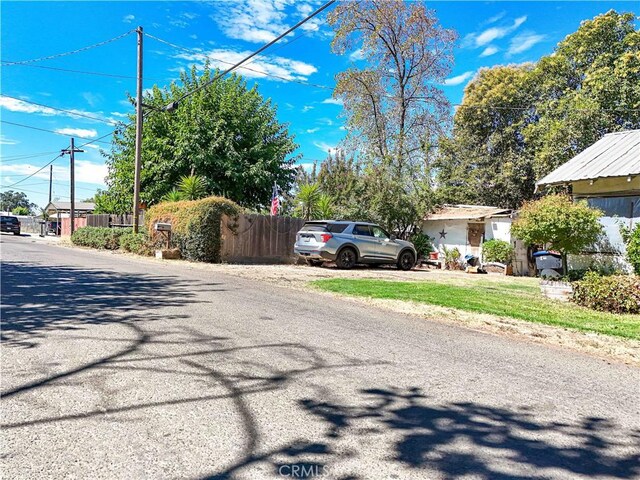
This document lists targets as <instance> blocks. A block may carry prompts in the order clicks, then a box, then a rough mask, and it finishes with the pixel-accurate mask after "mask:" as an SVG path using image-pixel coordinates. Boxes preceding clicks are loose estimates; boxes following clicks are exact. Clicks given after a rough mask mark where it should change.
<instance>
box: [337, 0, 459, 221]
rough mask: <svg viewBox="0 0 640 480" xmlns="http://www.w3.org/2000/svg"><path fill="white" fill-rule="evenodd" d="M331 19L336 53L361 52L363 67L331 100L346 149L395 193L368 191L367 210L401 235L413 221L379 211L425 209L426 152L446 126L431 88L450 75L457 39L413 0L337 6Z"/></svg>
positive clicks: (349, 73) (445, 112)
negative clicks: (341, 117)
mask: <svg viewBox="0 0 640 480" xmlns="http://www.w3.org/2000/svg"><path fill="white" fill-rule="evenodd" d="M328 19H329V23H330V24H331V25H332V26H333V28H334V31H335V37H334V39H333V42H332V48H333V50H334V52H336V53H338V54H344V53H346V52H348V51H355V50H356V49H358V50H359V51H360V53H361V55H362V56H363V57H364V60H365V61H364V62H363V65H364V66H363V67H362V68H359V67H356V66H353V67H351V68H349V69H347V70H346V71H344V72H341V73H339V74H338V75H337V77H336V89H335V91H334V96H335V97H337V98H340V99H341V100H342V101H343V104H344V113H345V116H346V119H347V128H348V132H349V133H348V136H347V141H346V145H347V146H348V147H350V148H352V149H353V150H355V151H357V152H358V158H359V160H361V161H362V162H364V163H365V164H367V165H368V167H369V169H368V172H369V173H372V174H373V173H375V174H376V175H377V179H376V180H380V179H384V181H385V185H387V186H388V187H392V188H393V195H391V196H389V195H388V192H385V191H381V190H377V191H372V192H370V193H371V196H372V200H373V201H372V204H375V205H378V206H379V208H380V209H381V210H379V211H378V212H373V213H374V214H377V215H379V216H381V217H385V221H386V222H388V223H386V226H387V227H389V228H392V229H394V230H399V231H405V230H406V229H407V228H408V226H409V225H408V224H407V222H406V220H407V218H408V217H411V216H412V214H410V213H409V212H402V213H401V214H400V215H398V216H395V215H391V216H389V215H386V214H383V213H382V212H384V211H386V212H387V213H389V212H391V210H392V209H389V208H388V207H389V205H388V204H389V202H392V201H395V200H396V199H397V197H398V196H400V197H402V198H404V197H407V198H409V197H413V198H411V200H408V201H403V202H401V203H402V204H403V205H406V204H411V205H415V204H416V203H422V200H423V199H422V198H419V197H417V195H419V194H420V193H421V188H420V184H421V183H423V182H425V181H428V178H429V176H428V165H427V162H426V159H427V153H428V149H429V146H430V145H431V144H433V143H434V142H435V139H436V138H437V137H438V136H439V135H440V134H442V133H443V129H444V128H445V127H446V125H447V123H448V120H449V103H448V102H447V100H446V97H445V96H444V94H443V93H442V91H441V90H439V89H438V88H436V87H434V84H439V83H442V82H443V81H444V79H445V77H446V76H447V75H448V73H449V72H450V70H451V65H452V63H453V52H452V50H453V43H454V41H455V38H456V34H455V33H454V32H453V31H452V30H447V29H444V28H442V27H441V26H440V25H439V24H438V22H437V19H436V17H435V14H434V12H433V11H431V10H428V9H427V8H426V6H425V4H424V2H418V1H416V2H403V1H401V0H367V1H358V2H341V3H339V4H338V6H337V7H336V8H335V9H334V10H333V11H332V12H331V14H330V15H329V17H328ZM374 167H375V170H374ZM375 183H376V182H372V184H375ZM385 190H388V188H387V189H385ZM416 220H418V218H413V219H412V220H411V222H415V221H416Z"/></svg>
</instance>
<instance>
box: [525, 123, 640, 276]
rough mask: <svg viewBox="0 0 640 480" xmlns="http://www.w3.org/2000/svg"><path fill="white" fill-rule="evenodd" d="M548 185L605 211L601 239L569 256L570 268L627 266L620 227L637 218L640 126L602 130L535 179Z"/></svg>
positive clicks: (639, 205)
mask: <svg viewBox="0 0 640 480" xmlns="http://www.w3.org/2000/svg"><path fill="white" fill-rule="evenodd" d="M552 186H564V187H568V190H569V191H570V193H571V195H572V197H573V199H574V200H586V201H587V203H588V204H589V206H591V207H595V208H599V209H600V210H602V211H603V212H604V215H603V216H602V218H601V219H600V221H601V223H602V225H603V226H604V230H605V238H604V239H603V240H602V241H601V242H599V243H598V245H595V246H594V248H592V249H591V250H590V251H587V252H584V253H585V254H584V255H581V256H574V257H570V258H569V263H570V267H571V268H587V267H589V266H590V265H594V264H596V265H599V266H603V267H613V268H616V269H620V268H622V269H625V270H627V269H628V268H629V266H628V264H627V263H626V261H625V260H624V242H623V241H622V236H621V234H620V226H621V225H626V226H627V227H633V226H634V225H635V224H636V223H637V222H638V221H640V130H627V131H624V132H616V133H609V134H607V135H605V136H604V137H602V138H601V139H600V140H598V141H597V142H596V143H594V144H593V145H591V146H590V147H588V148H587V149H585V150H583V151H582V152H581V153H579V154H578V155H576V156H575V157H573V158H572V159H571V160H569V161H568V162H567V163H565V164H563V165H561V166H560V167H558V168H556V169H555V170H554V171H552V172H551V173H549V174H548V175H547V176H545V177H544V178H542V179H541V180H539V181H538V182H537V183H536V188H538V189H542V188H547V187H552Z"/></svg>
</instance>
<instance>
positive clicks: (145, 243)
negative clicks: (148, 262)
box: [120, 232, 152, 255]
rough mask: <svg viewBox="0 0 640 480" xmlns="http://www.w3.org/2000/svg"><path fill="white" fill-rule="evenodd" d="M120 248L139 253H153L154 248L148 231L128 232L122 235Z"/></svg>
mask: <svg viewBox="0 0 640 480" xmlns="http://www.w3.org/2000/svg"><path fill="white" fill-rule="evenodd" d="M120 248H121V249H122V250H124V251H125V252H131V253H136V254H138V255H151V253H152V248H151V246H150V244H149V237H148V236H147V234H146V233H142V232H140V233H133V232H127V233H125V234H123V235H122V236H121V237H120Z"/></svg>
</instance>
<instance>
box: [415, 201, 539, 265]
mask: <svg viewBox="0 0 640 480" xmlns="http://www.w3.org/2000/svg"><path fill="white" fill-rule="evenodd" d="M513 214H514V212H513V211H512V210H510V209H508V208H499V207H489V206H485V205H443V206H441V207H440V208H438V209H437V210H436V211H435V212H433V213H431V214H429V215H427V216H426V217H425V218H424V220H423V223H422V231H423V233H424V234H425V235H427V236H428V237H429V238H430V239H431V242H432V243H433V246H434V248H435V249H436V250H437V251H438V252H440V253H441V254H443V253H444V249H445V248H447V249H453V248H457V249H458V250H459V251H460V254H461V256H462V257H464V256H465V255H474V256H476V257H480V258H482V244H483V243H484V242H486V241H487V240H491V239H496V240H504V241H505V242H509V243H511V244H512V245H514V246H515V248H516V259H515V261H514V273H515V274H516V275H527V274H528V261H527V250H526V247H525V246H524V245H522V242H520V241H516V240H515V239H512V238H511V223H512V221H513Z"/></svg>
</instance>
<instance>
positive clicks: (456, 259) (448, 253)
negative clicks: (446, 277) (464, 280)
mask: <svg viewBox="0 0 640 480" xmlns="http://www.w3.org/2000/svg"><path fill="white" fill-rule="evenodd" d="M443 248H444V264H445V266H446V268H447V270H459V269H460V250H458V247H454V248H447V247H443Z"/></svg>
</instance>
